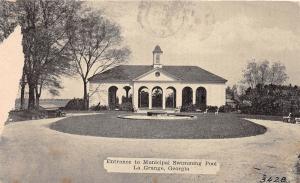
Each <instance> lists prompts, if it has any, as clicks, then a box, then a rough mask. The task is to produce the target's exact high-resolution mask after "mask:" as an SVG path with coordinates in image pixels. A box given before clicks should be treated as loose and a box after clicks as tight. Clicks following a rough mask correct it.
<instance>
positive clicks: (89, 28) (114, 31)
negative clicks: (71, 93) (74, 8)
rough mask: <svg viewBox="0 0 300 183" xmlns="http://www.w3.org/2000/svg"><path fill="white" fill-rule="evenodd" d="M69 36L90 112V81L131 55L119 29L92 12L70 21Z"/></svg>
mask: <svg viewBox="0 0 300 183" xmlns="http://www.w3.org/2000/svg"><path fill="white" fill-rule="evenodd" d="M67 33H68V37H69V39H70V42H69V50H70V54H72V59H73V61H74V62H73V63H74V66H75V68H76V72H77V74H78V75H79V76H80V78H81V80H82V82H83V91H84V93H83V100H84V109H88V97H89V96H88V91H87V84H88V78H90V77H92V76H94V75H96V74H98V73H101V72H104V71H106V70H107V69H110V68H112V67H115V66H117V65H119V64H121V63H123V62H125V61H126V60H127V58H128V56H129V54H130V51H129V49H128V48H127V47H124V46H122V45H121V43H122V37H121V31H120V27H119V26H118V25H117V24H116V23H114V22H112V21H111V20H109V19H107V18H106V17H105V16H104V15H103V14H102V13H101V12H99V11H94V10H91V9H89V8H82V9H81V10H80V11H78V12H77V13H76V15H75V16H74V17H73V18H72V19H71V20H69V22H68V32H67Z"/></svg>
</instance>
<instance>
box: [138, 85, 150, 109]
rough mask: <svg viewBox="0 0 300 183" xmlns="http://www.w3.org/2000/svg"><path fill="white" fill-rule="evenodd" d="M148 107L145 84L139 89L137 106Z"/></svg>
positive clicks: (147, 92) (147, 90)
mask: <svg viewBox="0 0 300 183" xmlns="http://www.w3.org/2000/svg"><path fill="white" fill-rule="evenodd" d="M148 107H149V89H148V88H147V87H145V86H143V87H141V88H140V89H139V108H148Z"/></svg>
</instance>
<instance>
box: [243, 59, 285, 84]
mask: <svg viewBox="0 0 300 183" xmlns="http://www.w3.org/2000/svg"><path fill="white" fill-rule="evenodd" d="M287 79H288V76H287V74H286V68H285V66H284V65H283V64H282V63H281V62H274V63H273V64H272V65H271V66H270V62H269V61H268V60H265V61H263V62H256V61H255V60H252V61H250V62H249V63H248V64H247V67H246V69H245V70H243V80H242V83H244V84H246V85H247V86H249V87H251V88H254V87H255V86H256V85H258V84H261V85H267V84H275V85H281V84H284V82H285V81H286V80H287Z"/></svg>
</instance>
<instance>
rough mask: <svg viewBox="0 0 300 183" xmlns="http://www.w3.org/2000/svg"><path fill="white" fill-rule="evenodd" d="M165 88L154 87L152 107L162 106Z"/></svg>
mask: <svg viewBox="0 0 300 183" xmlns="http://www.w3.org/2000/svg"><path fill="white" fill-rule="evenodd" d="M162 104H163V90H162V89H161V88H160V87H158V86H156V87H154V88H153V89H152V108H162Z"/></svg>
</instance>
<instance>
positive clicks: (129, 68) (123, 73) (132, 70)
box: [89, 65, 227, 83]
mask: <svg viewBox="0 0 300 183" xmlns="http://www.w3.org/2000/svg"><path fill="white" fill-rule="evenodd" d="M151 70H153V65H120V66H117V67H114V68H112V69H110V70H107V71H105V72H103V73H100V74H96V75H95V76H93V77H91V78H89V81H90V82H125V81H127V82H128V81H132V80H134V79H135V78H137V77H139V76H141V75H142V74H145V73H146V72H149V71H151ZM160 70H162V71H165V72H167V73H169V74H171V75H173V76H175V77H177V78H178V79H180V80H181V81H183V82H201V83H225V82H226V81H227V80H226V79H224V78H222V77H220V76H217V75H215V74H213V73H211V72H208V71H206V70H204V69H202V68H200V67H197V66H168V65H164V66H163V67H162V68H160Z"/></svg>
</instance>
